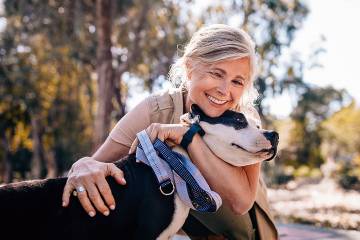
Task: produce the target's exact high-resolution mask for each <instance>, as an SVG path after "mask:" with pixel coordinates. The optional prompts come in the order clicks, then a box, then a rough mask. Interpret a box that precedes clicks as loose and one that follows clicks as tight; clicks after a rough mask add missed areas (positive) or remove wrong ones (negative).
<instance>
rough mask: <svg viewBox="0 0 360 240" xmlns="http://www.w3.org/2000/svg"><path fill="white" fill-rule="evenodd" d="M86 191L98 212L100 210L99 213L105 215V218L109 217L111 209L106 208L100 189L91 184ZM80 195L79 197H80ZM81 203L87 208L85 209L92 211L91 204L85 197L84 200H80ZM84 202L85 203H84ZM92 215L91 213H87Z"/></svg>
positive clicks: (86, 187)
mask: <svg viewBox="0 0 360 240" xmlns="http://www.w3.org/2000/svg"><path fill="white" fill-rule="evenodd" d="M85 189H86V191H87V195H88V198H89V199H90V201H91V203H92V204H93V205H94V207H95V208H96V210H98V211H99V212H101V213H103V214H104V215H105V216H108V215H109V213H110V212H109V209H108V208H107V207H106V205H105V203H104V201H103V199H102V198H101V195H100V193H99V190H98V188H97V187H96V185H95V184H94V183H89V184H87V185H86V186H85ZM79 195H80V193H78V197H79ZM79 200H80V203H81V205H82V206H83V207H84V208H85V209H88V208H89V209H90V207H92V206H91V204H90V205H89V204H88V199H86V198H85V197H84V198H83V199H80V198H79ZM82 200H84V201H82ZM87 212H88V213H89V215H90V212H89V211H87Z"/></svg>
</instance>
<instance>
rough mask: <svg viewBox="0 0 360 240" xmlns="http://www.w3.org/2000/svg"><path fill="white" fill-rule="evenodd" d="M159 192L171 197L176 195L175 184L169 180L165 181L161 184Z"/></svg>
mask: <svg viewBox="0 0 360 240" xmlns="http://www.w3.org/2000/svg"><path fill="white" fill-rule="evenodd" d="M170 187H171V188H170ZM167 188H169V189H167ZM159 190H160V192H161V193H162V194H163V195H165V196H169V195H171V194H173V193H174V191H175V187H174V184H173V182H172V181H171V180H170V179H167V180H165V181H163V182H162V183H160V187H159Z"/></svg>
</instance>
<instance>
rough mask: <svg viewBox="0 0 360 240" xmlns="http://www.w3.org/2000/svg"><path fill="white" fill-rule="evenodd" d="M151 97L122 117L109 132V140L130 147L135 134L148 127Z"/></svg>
mask: <svg viewBox="0 0 360 240" xmlns="http://www.w3.org/2000/svg"><path fill="white" fill-rule="evenodd" d="M150 101H151V97H147V98H145V99H144V100H142V101H141V102H140V103H139V104H138V105H136V106H135V108H133V109H132V110H131V111H129V112H128V113H127V114H126V115H125V116H123V117H122V118H121V119H120V120H119V121H118V122H117V124H116V125H115V127H114V128H113V129H112V130H111V132H110V135H109V136H110V138H111V139H112V140H114V141H115V142H118V143H121V144H123V145H125V146H128V147H130V146H131V144H132V143H133V141H134V140H135V137H136V133H138V132H140V131H142V130H144V129H146V128H147V127H148V126H149V125H150V114H151V112H152V109H151V107H152V104H151V103H150Z"/></svg>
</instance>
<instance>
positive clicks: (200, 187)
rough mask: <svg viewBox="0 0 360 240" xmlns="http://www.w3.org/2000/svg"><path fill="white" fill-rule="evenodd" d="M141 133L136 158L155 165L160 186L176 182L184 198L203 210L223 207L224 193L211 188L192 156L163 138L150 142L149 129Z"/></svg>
mask: <svg viewBox="0 0 360 240" xmlns="http://www.w3.org/2000/svg"><path fill="white" fill-rule="evenodd" d="M137 136H138V139H139V141H140V144H139V146H138V148H137V151H136V158H137V159H138V160H141V161H143V162H144V163H146V164H148V165H149V166H151V167H152V169H153V170H154V173H155V174H156V177H157V179H158V182H159V184H160V189H161V183H163V182H166V181H167V183H168V182H169V181H170V182H174V181H175V186H176V190H177V193H178V195H179V197H180V199H181V200H182V201H183V202H184V203H185V204H186V205H188V206H189V207H190V208H192V209H195V210H197V211H201V212H215V211H216V210H217V209H218V208H219V207H220V206H221V203H222V201H221V198H220V196H219V195H218V194H217V193H216V192H214V191H212V190H211V189H210V187H209V185H208V184H207V182H206V180H205V179H204V177H203V176H202V174H201V173H200V171H199V170H198V169H197V168H196V166H195V165H194V164H193V163H192V162H191V161H190V160H189V159H187V158H186V157H185V156H183V155H181V154H179V153H177V152H174V151H172V150H171V149H170V148H169V147H168V146H167V145H166V144H165V143H163V142H162V141H160V140H159V139H156V140H155V142H154V145H152V144H150V143H151V142H150V139H149V137H148V136H147V134H146V131H142V132H140V133H138V134H137ZM149 142H150V143H149ZM145 148H146V150H145ZM155 150H156V151H155ZM156 153H157V154H156ZM165 162H166V163H167V164H165ZM169 167H170V168H171V169H170V168H169ZM158 174H159V175H158ZM166 175H167V176H166Z"/></svg>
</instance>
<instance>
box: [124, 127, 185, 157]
mask: <svg viewBox="0 0 360 240" xmlns="http://www.w3.org/2000/svg"><path fill="white" fill-rule="evenodd" d="M188 129H189V127H188V126H185V125H183V124H161V123H152V124H151V125H150V126H149V127H148V128H147V129H146V133H147V134H148V136H149V138H150V140H151V142H154V141H155V139H156V138H158V139H160V140H161V141H166V143H167V144H168V145H170V146H173V145H179V144H180V142H181V140H182V138H183V136H184V134H185V133H186V131H187V130H188ZM138 144H139V140H138V139H137V138H136V139H135V141H134V142H133V143H132V144H131V148H130V150H129V154H131V153H133V152H135V150H136V147H137V145H138Z"/></svg>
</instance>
